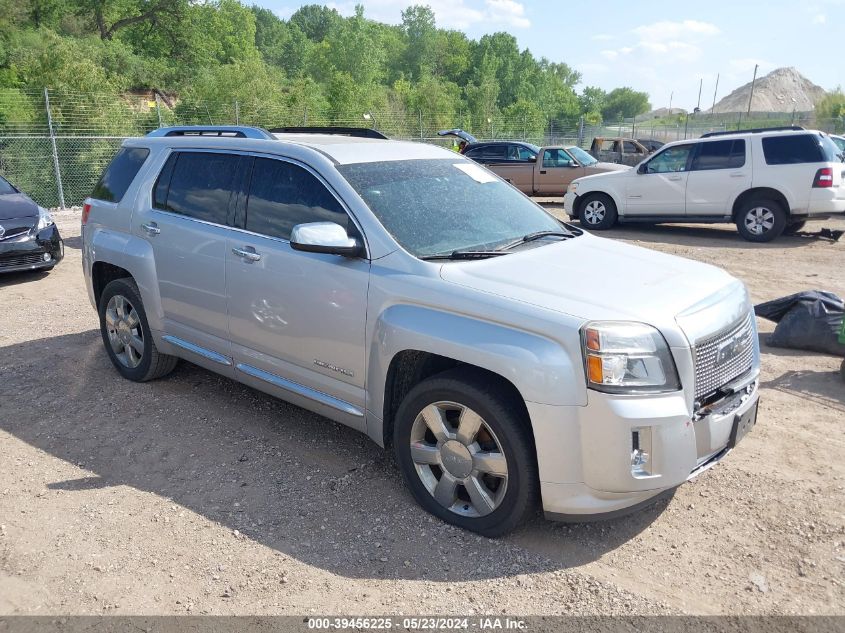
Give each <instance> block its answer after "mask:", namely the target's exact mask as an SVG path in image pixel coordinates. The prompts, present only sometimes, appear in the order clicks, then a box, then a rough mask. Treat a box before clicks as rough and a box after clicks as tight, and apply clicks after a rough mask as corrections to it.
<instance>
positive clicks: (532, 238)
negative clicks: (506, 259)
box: [498, 231, 575, 251]
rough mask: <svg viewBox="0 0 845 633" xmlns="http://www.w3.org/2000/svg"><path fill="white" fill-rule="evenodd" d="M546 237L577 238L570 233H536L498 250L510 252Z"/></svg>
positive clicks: (524, 236)
mask: <svg viewBox="0 0 845 633" xmlns="http://www.w3.org/2000/svg"><path fill="white" fill-rule="evenodd" d="M544 237H563V238H567V237H575V236H574V235H573V234H572V233H570V232H569V231H536V232H535V233H529V234H528V235H523V236H522V237H521V238H519V239H518V240H514V241H513V242H508V243H507V244H504V245H503V246H500V247H499V248H498V250H500V251H509V250H510V249H512V248H516V247H517V246H519V245H521V244H525V243H526V242H533V241H535V240H541V239H543V238H544Z"/></svg>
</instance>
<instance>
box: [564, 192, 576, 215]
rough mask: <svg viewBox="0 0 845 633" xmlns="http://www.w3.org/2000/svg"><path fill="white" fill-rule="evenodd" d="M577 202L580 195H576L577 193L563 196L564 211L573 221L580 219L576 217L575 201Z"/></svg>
mask: <svg viewBox="0 0 845 633" xmlns="http://www.w3.org/2000/svg"><path fill="white" fill-rule="evenodd" d="M576 200H578V194H575V193H571V192H566V195H565V196H563V210H564V211H565V212H566V214H567V215H568V216H569V217H570V218H572V219H573V220H577V219H578V216H576V215H575V201H576Z"/></svg>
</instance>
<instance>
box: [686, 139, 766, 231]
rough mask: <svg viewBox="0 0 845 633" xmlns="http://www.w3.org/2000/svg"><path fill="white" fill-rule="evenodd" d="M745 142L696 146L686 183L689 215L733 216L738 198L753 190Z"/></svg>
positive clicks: (729, 140) (720, 142)
mask: <svg viewBox="0 0 845 633" xmlns="http://www.w3.org/2000/svg"><path fill="white" fill-rule="evenodd" d="M746 151H747V150H746V142H745V139H725V140H718V141H702V142H700V143H697V144H696V146H695V152H694V154H693V157H692V162H691V163H690V172H689V175H688V180H687V194H686V200H687V202H686V214H687V215H689V216H694V217H713V216H725V215H730V214H731V205H732V203H733V201H734V200H735V199H736V197H737V196H738V195H739V194H740V193H742V192H743V191H745V190H746V189H749V188H750V187H751V173H752V170H751V160H750V159H749V158H747V157H746Z"/></svg>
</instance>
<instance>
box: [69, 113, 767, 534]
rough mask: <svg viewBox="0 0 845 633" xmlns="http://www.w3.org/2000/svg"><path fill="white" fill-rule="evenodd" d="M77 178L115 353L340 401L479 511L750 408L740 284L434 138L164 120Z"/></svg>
mask: <svg viewBox="0 0 845 633" xmlns="http://www.w3.org/2000/svg"><path fill="white" fill-rule="evenodd" d="M96 191H97V192H98V193H97V197H96V198H90V199H89V200H87V201H86V204H85V207H84V211H83V218H82V222H83V266H84V272H85V277H86V281H87V288H88V293H89V295H90V299H91V303H92V304H93V305H94V307H95V308H96V309H97V311H98V313H99V317H100V326H101V330H102V337H103V342H104V344H105V348H106V352H107V353H108V355H109V357H110V358H111V360H112V362H113V363H114V366H115V367H116V369H117V371H118V372H119V373H120V374H121V375H123V376H124V377H126V378H128V379H130V380H135V381H146V380H151V379H154V378H159V377H161V376H164V375H165V374H167V373H168V372H170V371H171V370H172V369H173V368H174V366H175V365H176V363H177V359H179V358H182V359H185V360H188V361H190V362H192V363H195V364H197V365H200V366H202V367H205V368H208V369H210V370H212V371H215V372H218V373H220V374H223V375H225V376H228V377H230V378H233V379H235V380H238V381H240V382H243V383H245V384H247V385H250V386H252V387H255V388H257V389H260V390H262V391H265V392H267V393H270V394H272V395H274V396H278V397H280V398H284V399H285V400H288V401H290V402H293V403H295V404H298V405H300V406H302V407H305V408H307V409H310V410H312V411H316V412H318V413H320V414H323V415H325V416H326V417H329V418H331V419H333V420H336V421H338V422H341V423H343V424H346V425H349V426H351V427H353V428H355V429H358V430H360V431H362V432H364V433H366V434H367V435H368V436H369V437H370V438H371V439H372V440H373V441H375V442H377V443H378V444H380V445H381V446H384V447H391V448H392V450H393V451H395V454H396V459H397V462H398V464H399V468H400V469H401V471H402V474H403V476H404V478H405V481H406V483H407V485H408V487H409V489H410V491H411V493H412V494H413V496H414V498H415V499H416V500H417V501H418V502H419V503H420V505H422V506H423V507H424V508H425V509H426V510H428V511H429V512H431V513H433V514H435V515H436V516H438V517H440V518H441V519H443V520H445V521H448V522H450V523H454V524H456V525H459V526H462V527H464V528H468V529H471V530H475V531H477V532H479V533H481V534H484V535H488V536H496V535H500V534H503V533H505V532H506V531H508V530H510V529H511V528H513V527H514V526H516V525H517V524H518V523H519V522H520V521H521V519H522V518H523V517H524V516H525V515H526V514H527V513H529V512H532V511H534V510H535V508H536V506H537V504H538V503H539V504H541V505H542V508H543V510H544V511H545V514H546V516H548V517H551V518H557V519H566V520H578V519H591V518H595V517H598V516H607V515H612V514H618V513H621V512H624V511H631V510H632V509H635V508H637V507H639V506H641V505H643V504H645V503H648V502H649V501H650V500H652V499H653V498H654V497H656V496H657V495H659V494H660V493H662V492H665V491H670V490H672V489H674V488H675V487H676V486H678V485H679V484H682V483H683V482H684V481H686V480H688V479H690V478H691V477H693V476H694V475H696V474H698V473H700V472H702V471H703V470H705V469H707V468H709V467H710V466H712V465H713V464H715V463H716V462H717V461H719V460H720V459H721V458H722V457H724V456H725V455H726V454H727V453H728V452H729V451H730V450H731V449H732V448H733V447H734V446H735V445H736V443H737V442H738V441H739V440H740V439H741V438H742V437H743V435H744V434H745V433H746V432H747V431H748V430H749V429H750V428H751V427H752V425H753V424H754V422H755V420H756V412H757V399H758V393H757V385H758V373H759V349H758V343H757V334H756V327H755V321H754V316H753V312H752V310H751V305H750V303H749V298H748V294H747V292H746V289H745V287H744V286H743V284H742V283H740V282H739V281H737V280H736V279H734V278H732V277H731V276H729V275H728V274H727V273H725V272H724V271H722V270H720V269H718V268H715V267H712V266H707V265H704V264H699V263H696V262H692V261H687V260H684V259H680V258H677V257H672V256H669V255H664V254H660V253H656V252H653V251H650V250H645V249H641V248H636V247H633V246H628V245H625V244H621V243H617V242H613V241H609V240H605V239H601V238H598V237H594V236H591V235H589V234H586V233H583V232H582V231H581V230H579V229H577V228H575V227H572V226H569V225H566V224H562V223H560V222H559V221H557V220H556V219H555V218H553V217H552V216H551V215H549V214H548V213H546V212H545V211H544V210H543V209H542V208H541V207H539V206H538V205H537V204H535V203H534V202H532V201H531V200H530V199H529V198H527V197H526V196H524V195H522V194H521V193H519V192H518V191H517V190H516V189H514V188H513V187H511V186H510V185H508V184H507V183H505V182H504V181H503V180H501V179H500V178H498V177H497V176H495V175H494V174H492V173H491V172H489V171H487V170H486V169H484V168H483V167H481V166H479V165H477V164H476V163H474V162H472V161H470V160H468V159H465V158H464V157H462V156H459V155H456V154H455V153H453V152H450V151H448V150H444V149H440V148H437V147H435V146H432V145H425V144H421V143H411V142H398V141H387V140H376V139H371V138H356V137H354V136H338V135H331V134H323V135H314V134H305V133H299V134H276V135H274V134H271V133H269V132H266V131H263V130H259V129H257V128H226V129H202V130H194V129H190V128H189V129H178V128H177V129H173V128H170V129H163V130H159V131H158V132H156V133H154V135H150V136H147V137H144V138H137V139H131V140H128V141H126V142H125V143H124V145H123V148H122V149H121V150H120V152H119V153H118V155H117V156H116V158H115V159H114V161H113V162H112V163H111V165H110V166H109V167H108V169H107V170H106V172H105V174H104V175H103V178H102V181H101V182H100V184H99V185H98V187H97V189H96ZM576 264H577V266H578V267H579V269H582V270H584V271H585V272H586V273H587V274H584V275H578V276H573V275H571V274H570V272H571V270H572V269H573V267H574V266H575V265H576ZM329 430H330V427H326V429H325V431H326V432H328V431H329Z"/></svg>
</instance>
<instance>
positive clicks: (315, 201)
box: [245, 158, 349, 240]
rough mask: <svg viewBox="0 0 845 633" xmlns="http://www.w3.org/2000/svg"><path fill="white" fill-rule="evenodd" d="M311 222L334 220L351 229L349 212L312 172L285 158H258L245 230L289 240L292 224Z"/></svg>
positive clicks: (247, 206) (247, 207)
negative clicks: (284, 159) (286, 160)
mask: <svg viewBox="0 0 845 633" xmlns="http://www.w3.org/2000/svg"><path fill="white" fill-rule="evenodd" d="M308 222H334V223H335V224H340V225H341V226H342V227H343V228H345V229H347V230H349V216H348V215H347V214H346V211H345V210H344V209H343V207H342V206H341V205H340V203H339V202H338V201H337V199H336V198H335V197H334V196H333V195H332V194H331V193H330V192H329V190H328V189H326V187H325V185H323V183H322V182H320V180H319V179H317V177H316V176H314V175H313V174H312V173H311V172H309V171H308V170H306V169H304V168H302V167H300V166H298V165H294V164H293V163H288V162H285V161H282V160H273V159H270V158H256V159H255V166H254V167H253V170H252V184H251V185H250V189H249V199H248V200H247V205H246V225H245V228H246V230H247V231H252V232H253V233H260V234H261V235H267V236H269V237H278V238H281V239H285V240H287V239H290V234H291V231H292V230H293V227H295V226H296V225H297V224H307V223H308Z"/></svg>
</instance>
